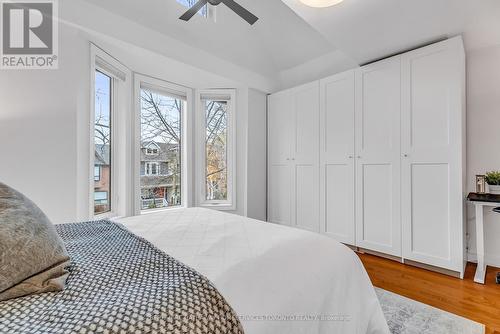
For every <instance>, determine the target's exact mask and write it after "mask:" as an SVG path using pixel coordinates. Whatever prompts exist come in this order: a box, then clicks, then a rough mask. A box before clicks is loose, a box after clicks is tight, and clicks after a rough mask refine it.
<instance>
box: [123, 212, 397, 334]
mask: <svg viewBox="0 0 500 334" xmlns="http://www.w3.org/2000/svg"><path fill="white" fill-rule="evenodd" d="M118 222H120V223H122V224H124V225H125V226H126V227H127V228H129V229H130V230H131V231H132V232H134V233H135V234H137V235H139V236H142V237H144V238H145V239H147V240H149V241H150V242H152V243H153V244H154V245H155V246H156V247H158V248H160V249H161V250H163V251H165V252H166V253H167V254H169V255H172V256H173V257H175V258H177V259H178V260H180V261H181V262H183V263H185V264H187V265H189V266H191V267H192V268H194V269H195V270H197V271H198V272H200V273H201V274H203V275H204V276H206V277H207V278H208V279H210V281H212V282H213V283H214V284H215V286H216V287H217V289H218V290H219V291H220V293H221V294H222V295H223V296H224V297H225V298H226V300H227V301H228V303H229V304H230V305H231V306H232V307H233V309H234V310H235V311H236V313H237V314H238V315H239V317H240V320H241V323H242V324H243V328H244V330H245V333H246V334H299V333H300V334H316V333H318V334H333V333H339V334H350V333H353V334H354V333H356V334H365V333H370V334H371V333H373V334H375V333H384V334H388V333H389V329H388V327H387V323H386V321H385V319H384V315H383V314H382V310H381V308H380V305H379V302H378V299H377V297H376V295H375V291H374V289H373V286H372V284H371V282H370V280H369V278H368V275H367V273H366V271H365V269H364V268H363V265H362V264H361V261H360V260H359V259H358V257H357V256H356V254H355V253H354V252H353V251H351V250H350V249H349V248H347V247H345V246H344V245H341V244H340V243H338V242H336V241H334V240H332V239H330V238H328V237H325V236H322V235H319V234H315V233H311V232H306V231H302V230H298V229H293V228H289V227H284V226H279V225H275V224H271V223H265V222H261V221H257V220H252V219H249V218H245V217H241V216H236V215H232V214H227V213H222V212H219V211H214V210H208V209H201V208H191V209H174V210H167V211H162V212H156V213H149V214H145V215H141V216H137V217H130V218H125V219H119V220H118Z"/></svg>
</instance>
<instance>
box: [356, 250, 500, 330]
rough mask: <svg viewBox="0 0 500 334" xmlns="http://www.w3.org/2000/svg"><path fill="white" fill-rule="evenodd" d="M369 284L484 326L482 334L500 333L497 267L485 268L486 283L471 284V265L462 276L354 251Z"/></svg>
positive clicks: (472, 273)
mask: <svg viewBox="0 0 500 334" xmlns="http://www.w3.org/2000/svg"><path fill="white" fill-rule="evenodd" d="M358 255H359V257H360V258H361V261H363V264H364V265H365V268H366V270H367V272H368V275H369V276H370V278H371V280H372V282H373V285H375V286H376V287H379V288H382V289H385V290H388V291H392V292H394V293H397V294H400V295H402V296H405V297H408V298H411V299H414V300H418V301H420V302H422V303H425V304H428V305H431V306H434V307H437V308H439V309H442V310H445V311H448V312H451V313H454V314H457V315H460V316H462V317H465V318H468V319H471V320H474V321H477V322H479V323H482V324H485V325H486V334H500V285H497V284H495V276H496V273H497V272H498V271H500V269H498V268H492V267H488V272H487V274H486V284H485V285H482V284H477V283H474V281H473V278H474V272H475V270H476V266H475V264H469V265H468V266H467V269H466V274H465V279H464V280H460V279H457V278H453V277H450V276H446V275H442V274H438V273H434V272H432V271H428V270H425V269H420V268H416V267H412V266H408V265H404V264H401V263H399V262H396V261H391V260H387V259H383V258H380V257H376V256H373V255H368V254H358Z"/></svg>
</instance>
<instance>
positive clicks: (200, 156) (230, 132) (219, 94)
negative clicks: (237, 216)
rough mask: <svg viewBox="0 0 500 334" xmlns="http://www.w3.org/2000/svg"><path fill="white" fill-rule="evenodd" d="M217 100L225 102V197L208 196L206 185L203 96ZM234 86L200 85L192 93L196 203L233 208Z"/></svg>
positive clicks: (234, 154)
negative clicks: (202, 87)
mask: <svg viewBox="0 0 500 334" xmlns="http://www.w3.org/2000/svg"><path fill="white" fill-rule="evenodd" d="M207 99H208V100H221V101H226V102H227V106H228V107H227V129H226V131H227V132H226V135H227V141H226V167H227V196H226V198H227V199H226V200H208V199H207V190H206V189H207V187H206V178H207V174H206V170H207V162H206V161H207V159H206V140H205V139H206V110H205V103H204V101H205V100H207ZM235 116H236V90H234V89H204V90H199V91H197V93H196V161H197V164H196V165H197V170H196V194H197V196H196V204H197V205H198V206H201V207H209V208H212V209H217V210H228V211H230V210H235V209H236V182H235V180H236V178H235V172H236V152H235V149H236V117H235Z"/></svg>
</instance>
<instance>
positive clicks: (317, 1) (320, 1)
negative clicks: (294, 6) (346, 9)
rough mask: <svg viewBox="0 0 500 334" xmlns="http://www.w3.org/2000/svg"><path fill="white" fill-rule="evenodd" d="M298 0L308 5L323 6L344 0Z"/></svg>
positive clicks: (333, 4) (336, 3)
mask: <svg viewBox="0 0 500 334" xmlns="http://www.w3.org/2000/svg"><path fill="white" fill-rule="evenodd" d="M299 1H300V2H302V3H303V4H304V5H306V6H309V7H316V8H324V7H330V6H335V5H338V4H339V3H341V2H342V1H344V0H299Z"/></svg>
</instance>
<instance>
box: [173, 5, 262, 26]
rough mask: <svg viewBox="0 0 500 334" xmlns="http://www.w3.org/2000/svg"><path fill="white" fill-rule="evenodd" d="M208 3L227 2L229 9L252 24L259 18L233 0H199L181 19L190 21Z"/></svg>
mask: <svg viewBox="0 0 500 334" xmlns="http://www.w3.org/2000/svg"><path fill="white" fill-rule="evenodd" d="M207 3H209V4H211V5H212V6H217V5H219V4H220V3H223V4H225V5H226V6H227V7H229V9H231V10H232V11H233V12H235V13H236V14H238V15H239V16H240V17H241V18H242V19H243V20H245V21H247V22H248V23H250V24H251V25H253V24H254V23H255V22H257V20H258V19H259V18H258V17H257V16H255V15H253V14H252V13H250V12H249V11H248V10H246V9H245V8H243V7H242V6H241V5H239V4H237V3H236V2H234V1H233V0H199V1H198V2H197V3H195V4H194V5H193V7H191V8H189V9H188V11H187V12H185V13H184V14H182V16H181V17H179V19H181V20H184V21H189V20H190V19H191V18H192V17H193V16H194V15H195V14H196V13H198V11H199V10H200V9H202V8H203V6H205V5H206V4H207Z"/></svg>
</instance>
